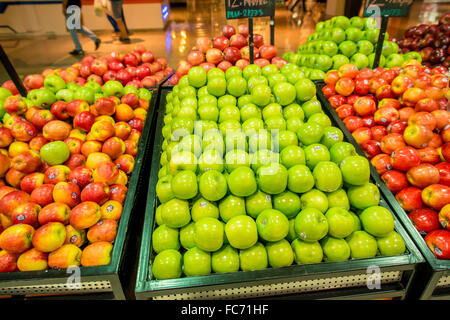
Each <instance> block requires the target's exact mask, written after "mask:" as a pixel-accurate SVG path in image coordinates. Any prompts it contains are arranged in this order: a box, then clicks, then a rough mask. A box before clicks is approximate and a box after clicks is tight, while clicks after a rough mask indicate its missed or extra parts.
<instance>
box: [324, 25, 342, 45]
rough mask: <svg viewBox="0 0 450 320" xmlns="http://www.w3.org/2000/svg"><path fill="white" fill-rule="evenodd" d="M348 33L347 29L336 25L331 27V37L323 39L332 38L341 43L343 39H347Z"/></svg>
mask: <svg viewBox="0 0 450 320" xmlns="http://www.w3.org/2000/svg"><path fill="white" fill-rule="evenodd" d="M345 38H346V35H345V30H344V29H342V28H339V27H335V28H333V29H331V32H330V37H329V38H328V39H323V40H331V41H333V42H335V43H336V44H340V43H341V42H342V41H345Z"/></svg>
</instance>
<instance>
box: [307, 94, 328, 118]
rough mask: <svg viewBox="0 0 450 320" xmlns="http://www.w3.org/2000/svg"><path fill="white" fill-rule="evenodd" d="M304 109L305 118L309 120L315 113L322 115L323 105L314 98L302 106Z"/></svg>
mask: <svg viewBox="0 0 450 320" xmlns="http://www.w3.org/2000/svg"><path fill="white" fill-rule="evenodd" d="M302 109H303V112H304V114H305V117H306V118H307V119H309V118H310V117H311V116H312V115H313V114H315V113H322V112H323V110H322V105H321V104H320V102H319V100H317V99H316V98H312V99H310V100H308V101H306V102H305V103H303V104H302Z"/></svg>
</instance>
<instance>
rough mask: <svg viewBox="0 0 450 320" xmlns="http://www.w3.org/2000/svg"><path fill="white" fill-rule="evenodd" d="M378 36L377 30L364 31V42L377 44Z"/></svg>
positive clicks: (378, 31)
mask: <svg viewBox="0 0 450 320" xmlns="http://www.w3.org/2000/svg"><path fill="white" fill-rule="evenodd" d="M379 36H380V30H379V29H367V30H365V31H364V37H363V39H364V40H369V41H370V42H372V43H373V44H374V45H375V44H376V43H377V42H378V38H379Z"/></svg>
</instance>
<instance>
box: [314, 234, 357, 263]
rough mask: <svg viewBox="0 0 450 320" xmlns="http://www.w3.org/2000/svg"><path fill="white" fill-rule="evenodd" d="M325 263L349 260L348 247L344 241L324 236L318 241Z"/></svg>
mask: <svg viewBox="0 0 450 320" xmlns="http://www.w3.org/2000/svg"><path fill="white" fill-rule="evenodd" d="M320 245H321V246H322V249H323V255H324V257H323V258H324V260H325V261H326V262H337V261H346V260H348V259H349V258H350V247H349V245H348V243H347V241H345V239H337V238H334V237H331V236H326V237H325V238H323V239H322V240H320Z"/></svg>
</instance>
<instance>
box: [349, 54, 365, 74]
mask: <svg viewBox="0 0 450 320" xmlns="http://www.w3.org/2000/svg"><path fill="white" fill-rule="evenodd" d="M350 63H351V64H354V65H355V66H356V67H357V68H358V70H361V69H364V68H367V67H368V66H369V58H368V57H367V56H366V55H365V54H362V53H359V52H356V53H355V54H354V55H352V57H351V58H350Z"/></svg>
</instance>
